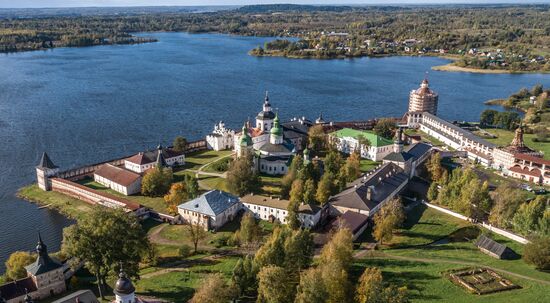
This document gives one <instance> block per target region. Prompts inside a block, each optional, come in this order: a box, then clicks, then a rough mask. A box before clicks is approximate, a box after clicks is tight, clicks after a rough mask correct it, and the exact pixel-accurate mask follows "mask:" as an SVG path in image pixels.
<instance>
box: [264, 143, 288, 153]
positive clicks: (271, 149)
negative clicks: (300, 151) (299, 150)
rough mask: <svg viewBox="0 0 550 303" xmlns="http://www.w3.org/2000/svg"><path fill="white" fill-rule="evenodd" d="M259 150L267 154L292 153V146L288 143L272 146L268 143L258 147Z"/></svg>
mask: <svg viewBox="0 0 550 303" xmlns="http://www.w3.org/2000/svg"><path fill="white" fill-rule="evenodd" d="M259 150H261V151H263V152H267V153H292V151H293V150H294V145H292V144H291V143H288V142H284V143H283V144H273V143H271V142H269V141H267V142H266V143H264V144H263V145H262V146H260V148H259Z"/></svg>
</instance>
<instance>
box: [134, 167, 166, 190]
mask: <svg viewBox="0 0 550 303" xmlns="http://www.w3.org/2000/svg"><path fill="white" fill-rule="evenodd" d="M172 180H173V175H172V169H170V168H162V167H155V168H153V169H151V170H149V171H148V172H147V173H145V176H143V180H142V181H141V193H142V194H143V195H144V196H150V197H161V196H163V195H164V194H166V193H167V192H168V190H169V189H170V186H171V185H172Z"/></svg>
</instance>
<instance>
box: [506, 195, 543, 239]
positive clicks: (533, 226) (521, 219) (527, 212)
mask: <svg viewBox="0 0 550 303" xmlns="http://www.w3.org/2000/svg"><path fill="white" fill-rule="evenodd" d="M547 202H548V201H547V199H546V198H545V197H544V196H538V197H537V198H536V199H535V200H533V201H531V202H526V203H523V204H521V205H520V206H519V208H518V210H517V211H516V213H515V215H514V217H513V219H512V223H513V225H514V230H515V231H517V232H519V233H521V234H524V235H529V234H531V233H532V232H534V231H536V230H538V229H539V227H538V223H539V220H540V218H542V216H543V214H544V211H545V209H546V205H547Z"/></svg>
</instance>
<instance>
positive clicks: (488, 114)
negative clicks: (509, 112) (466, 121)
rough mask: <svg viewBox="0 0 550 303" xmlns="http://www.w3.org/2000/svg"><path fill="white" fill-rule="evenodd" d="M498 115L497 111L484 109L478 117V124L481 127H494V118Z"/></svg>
mask: <svg viewBox="0 0 550 303" xmlns="http://www.w3.org/2000/svg"><path fill="white" fill-rule="evenodd" d="M497 115H498V111H496V110H494V109H486V110H484V111H483V112H481V115H480V117H479V124H481V126H493V125H495V117H496V116H497Z"/></svg>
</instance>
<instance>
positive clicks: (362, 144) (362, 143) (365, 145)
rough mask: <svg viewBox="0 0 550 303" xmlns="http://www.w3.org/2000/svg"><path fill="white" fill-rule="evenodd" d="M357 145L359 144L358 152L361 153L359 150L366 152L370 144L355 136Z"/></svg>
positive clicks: (366, 140) (363, 138)
mask: <svg viewBox="0 0 550 303" xmlns="http://www.w3.org/2000/svg"><path fill="white" fill-rule="evenodd" d="M357 143H358V144H359V152H361V150H364V151H368V150H369V147H370V146H371V144H372V143H371V142H370V140H369V139H367V138H366V137H365V136H363V135H359V136H357Z"/></svg>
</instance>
